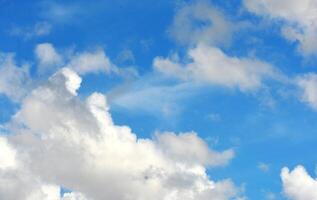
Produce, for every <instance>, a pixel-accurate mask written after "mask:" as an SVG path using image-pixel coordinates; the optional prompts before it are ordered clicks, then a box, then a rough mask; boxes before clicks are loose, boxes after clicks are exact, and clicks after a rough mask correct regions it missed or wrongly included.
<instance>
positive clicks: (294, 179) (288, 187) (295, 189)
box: [281, 166, 317, 200]
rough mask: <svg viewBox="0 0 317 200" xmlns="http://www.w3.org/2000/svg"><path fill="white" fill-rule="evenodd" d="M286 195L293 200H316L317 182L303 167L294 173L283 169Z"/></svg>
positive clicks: (282, 174) (296, 169) (299, 167)
mask: <svg viewBox="0 0 317 200" xmlns="http://www.w3.org/2000/svg"><path fill="white" fill-rule="evenodd" d="M281 178H282V182H283V191H284V194H285V195H286V196H287V197H288V198H289V199H291V200H316V199H317V180H316V179H314V178H312V177H311V176H310V175H309V174H308V173H307V172H306V170H305V168H304V167H303V166H297V167H296V168H295V169H294V170H293V171H289V169H288V168H286V167H285V168H283V169H282V172H281Z"/></svg>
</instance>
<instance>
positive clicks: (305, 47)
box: [244, 0, 317, 55]
mask: <svg viewBox="0 0 317 200" xmlns="http://www.w3.org/2000/svg"><path fill="white" fill-rule="evenodd" d="M244 4H245V6H246V8H247V9H248V10H249V11H251V12H254V13H256V14H258V15H262V16H266V17H268V18H270V19H274V20H281V21H283V22H284V24H283V27H282V34H283V35H284V36H285V38H287V39H289V40H291V41H297V42H299V44H300V45H299V50H300V51H301V52H302V53H303V54H305V55H312V54H315V55H316V54H317V1H315V0H301V1H297V0H261V1H257V0H244Z"/></svg>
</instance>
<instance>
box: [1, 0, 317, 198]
mask: <svg viewBox="0 0 317 200" xmlns="http://www.w3.org/2000/svg"><path fill="white" fill-rule="evenodd" d="M178 2H180V1H178ZM95 3H96V1H94V3H92V1H91V2H87V1H54V2H53V3H50V2H49V1H32V2H31V3H30V1H18V0H16V1H12V0H10V1H9V0H0V27H1V30H0V38H1V41H0V51H1V52H14V53H16V58H17V60H18V63H20V62H23V61H28V60H34V54H33V49H34V47H35V45H36V44H38V43H42V42H50V43H52V44H54V45H55V46H56V47H57V48H58V49H63V48H68V47H74V48H75V49H76V50H78V51H84V50H87V49H89V48H93V47H96V46H99V47H102V48H104V49H105V51H106V53H107V54H108V55H109V57H110V58H111V59H112V60H113V61H114V62H116V58H117V57H118V55H119V54H120V52H122V51H123V50H126V49H128V50H131V51H132V52H133V54H134V61H133V63H132V64H133V65H134V66H135V67H136V68H137V70H138V71H139V73H140V74H141V76H140V78H141V79H142V77H144V76H147V74H148V73H151V71H152V61H153V58H154V57H156V56H167V55H168V54H169V53H170V52H171V51H185V49H184V47H182V46H179V45H177V44H175V43H174V42H173V41H172V40H171V39H170V38H169V36H168V33H167V29H168V27H169V25H170V24H171V22H172V19H173V15H174V14H175V9H176V7H177V3H176V1H175V2H172V1H168V0H162V1H155V0H140V1H130V0H118V1H110V0H104V1H101V0H100V1H97V3H99V4H98V6H96V5H97V4H95ZM213 3H214V4H215V5H216V6H217V7H218V8H219V9H221V10H223V11H224V12H225V13H226V14H227V15H228V17H229V19H231V20H233V21H247V22H251V23H253V25H254V24H260V23H261V19H259V18H257V17H255V16H252V15H250V14H247V13H244V12H242V14H241V2H240V1H238V0H233V1H221V0H215V1H213ZM49 5H51V6H52V5H62V6H66V7H68V8H69V9H72V12H73V14H72V15H71V16H65V18H66V19H65V20H63V17H61V19H54V16H50V14H52V13H49V12H48V10H45V9H44V8H48V7H49ZM43 21H45V22H48V23H50V24H52V31H51V34H49V35H47V36H41V37H34V38H30V39H23V38H21V37H16V36H12V35H10V34H9V33H10V31H11V30H12V29H13V28H14V27H22V28H23V27H31V26H34V24H35V23H37V22H43ZM280 23H282V22H280ZM251 25H252V24H251ZM278 27H279V24H278V23H277V24H271V25H265V26H264V25H263V26H258V27H256V28H255V27H251V28H250V29H248V30H247V31H245V30H241V31H239V32H237V33H235V34H234V36H233V37H234V39H233V43H232V45H231V46H229V47H226V48H224V49H223V50H224V51H225V52H226V53H228V54H229V55H235V56H246V55H254V56H255V57H257V58H258V59H261V60H264V61H267V62H269V63H271V64H272V65H274V66H275V67H277V68H279V69H280V70H281V71H283V72H284V73H286V74H288V75H289V76H291V77H292V76H295V75H297V74H299V73H303V72H307V71H316V69H315V68H312V67H310V66H311V64H310V62H307V61H306V60H305V59H304V58H302V57H301V56H300V55H299V54H298V53H297V52H296V45H295V44H292V43H289V42H287V41H285V40H284V39H283V38H282V37H281V36H280V34H279V31H278V30H279V28H278ZM118 65H120V62H119V61H118ZM33 67H34V66H33ZM120 83H122V79H120V78H118V77H114V76H110V77H105V76H103V75H88V76H86V77H84V81H83V86H82V88H81V89H80V95H81V96H83V97H84V96H86V95H88V94H89V93H90V92H92V91H95V90H97V91H100V92H103V93H107V92H108V91H110V90H111V89H112V88H113V87H116V86H118V85H120ZM269 84H271V83H269ZM272 87H278V86H275V85H274V84H272ZM200 90H201V91H200V92H199V94H195V95H193V96H188V98H186V99H185V100H182V101H180V102H178V103H179V104H180V105H179V106H181V107H182V109H181V111H180V112H179V113H177V114H175V115H173V116H172V117H168V118H165V117H158V116H160V115H153V113H148V112H142V111H127V110H126V109H124V108H119V107H114V108H112V109H111V112H112V115H113V117H114V120H115V122H116V123H118V124H126V125H129V126H130V127H131V128H132V129H133V131H134V132H135V133H137V134H138V135H139V136H141V137H149V136H151V135H152V134H153V133H154V131H156V130H161V131H164V130H168V131H175V132H184V131H196V132H198V133H199V134H200V136H202V137H203V138H206V139H207V141H211V142H210V143H211V144H212V143H214V142H212V141H219V142H218V143H216V144H214V146H215V148H216V149H226V148H231V147H233V148H234V149H235V150H236V157H235V158H234V160H233V161H232V163H231V164H229V165H228V166H226V167H223V168H219V169H218V168H217V169H210V175H211V176H212V177H215V178H216V179H218V178H219V179H220V178H224V177H230V178H232V179H233V181H235V182H236V183H238V184H244V183H245V184H246V185H245V186H246V194H247V196H248V197H249V199H257V200H258V199H265V198H264V197H265V193H266V192H269V191H272V192H275V193H277V194H278V193H279V192H280V191H281V182H280V180H279V173H280V169H281V168H282V167H283V166H290V167H293V166H295V165H297V164H304V165H305V166H306V167H307V169H308V171H309V172H311V174H313V170H314V166H315V162H313V161H314V159H315V158H314V155H313V154H312V152H311V149H314V148H315V144H316V141H317V137H316V134H317V133H316V132H317V131H316V130H317V125H316V123H315V122H316V119H317V114H316V113H315V112H314V111H312V110H311V109H310V108H308V107H307V106H305V105H303V104H302V103H300V102H298V100H296V99H295V98H292V97H290V98H281V97H280V96H278V95H277V94H275V93H274V92H273V93H272V96H273V98H274V100H275V106H273V107H268V106H265V105H263V102H262V101H261V100H263V98H266V96H265V94H256V95H253V94H244V93H241V92H239V91H238V90H228V89H224V88H218V87H205V88H201V89H200ZM162 95H164V94H162ZM149 98H151V97H149ZM0 109H1V115H0V122H5V121H8V120H9V119H10V116H12V114H13V113H14V112H15V111H16V109H17V105H15V104H14V103H12V102H10V101H9V100H8V99H6V98H5V97H2V96H1V97H0ZM211 115H213V116H216V118H213V117H211ZM259 162H264V163H268V164H269V165H270V170H269V171H268V172H266V173H265V172H262V171H260V170H259V169H258V168H257V165H258V163H259ZM279 198H282V197H281V196H279Z"/></svg>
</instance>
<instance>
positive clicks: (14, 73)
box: [0, 52, 30, 101]
mask: <svg viewBox="0 0 317 200" xmlns="http://www.w3.org/2000/svg"><path fill="white" fill-rule="evenodd" d="M29 87H30V76H29V69H28V66H26V65H24V66H21V67H20V66H17V65H16V63H15V60H14V55H13V54H5V53H1V52H0V94H4V95H6V96H7V97H9V98H10V99H12V100H13V101H19V100H21V99H22V98H23V97H24V95H26V93H27V90H28V88H29Z"/></svg>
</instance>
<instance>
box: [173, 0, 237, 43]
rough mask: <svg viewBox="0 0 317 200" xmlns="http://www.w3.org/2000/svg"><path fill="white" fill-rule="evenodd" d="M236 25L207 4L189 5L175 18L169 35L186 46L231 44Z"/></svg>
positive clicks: (180, 10) (179, 11) (182, 8)
mask: <svg viewBox="0 0 317 200" xmlns="http://www.w3.org/2000/svg"><path fill="white" fill-rule="evenodd" d="M234 29H235V25H234V24H233V23H231V22H230V21H229V20H227V19H226V17H225V15H224V14H223V13H222V12H220V11H219V10H218V9H216V8H214V7H213V6H212V5H210V4H208V3H206V2H198V3H193V4H187V5H185V6H183V7H181V8H180V9H179V10H178V11H177V13H176V14H175V16H174V20H173V23H172V25H171V27H170V28H169V33H170V35H171V37H172V38H173V39H175V41H177V42H179V43H180V44H184V45H195V44H197V43H198V42H202V43H204V44H208V45H222V44H228V43H230V40H231V37H232V33H233V31H234Z"/></svg>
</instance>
